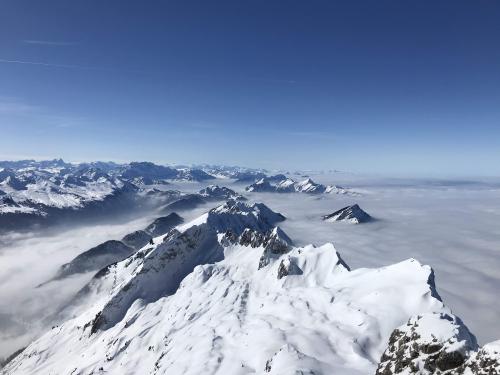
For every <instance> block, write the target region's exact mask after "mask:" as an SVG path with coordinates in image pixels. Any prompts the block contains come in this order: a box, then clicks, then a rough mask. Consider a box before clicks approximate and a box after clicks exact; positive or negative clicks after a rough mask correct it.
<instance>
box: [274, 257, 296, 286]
mask: <svg viewBox="0 0 500 375" xmlns="http://www.w3.org/2000/svg"><path fill="white" fill-rule="evenodd" d="M289 275H302V270H301V269H300V267H299V266H298V265H297V264H296V263H295V261H294V259H293V258H290V257H288V258H285V259H283V260H282V261H281V262H280V265H279V267H278V280H279V279H282V278H283V277H285V276H289Z"/></svg>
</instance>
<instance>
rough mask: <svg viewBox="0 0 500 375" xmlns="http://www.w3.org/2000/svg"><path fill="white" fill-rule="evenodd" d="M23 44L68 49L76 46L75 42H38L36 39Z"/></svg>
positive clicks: (24, 41) (25, 41)
mask: <svg viewBox="0 0 500 375" xmlns="http://www.w3.org/2000/svg"><path fill="white" fill-rule="evenodd" d="M23 43H26V44H38V45H44V46H55V47H67V46H73V45H75V44H76V43H74V42H63V41H54V40H36V39H28V40H23Z"/></svg>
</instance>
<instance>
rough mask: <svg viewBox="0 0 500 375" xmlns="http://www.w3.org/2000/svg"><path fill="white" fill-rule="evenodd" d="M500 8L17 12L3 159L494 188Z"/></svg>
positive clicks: (499, 120) (344, 5) (106, 7)
mask: <svg viewBox="0 0 500 375" xmlns="http://www.w3.org/2000/svg"><path fill="white" fill-rule="evenodd" d="M499 20H500V3H499V2H497V1H483V0H481V1H436V0H434V1H427V0H424V1H402V0H398V1H396V0H394V1H385V0H380V1H379V0H377V1H372V0H366V1H343V2H340V1H339V2H337V1H270V0H268V1H227V2H225V1H213V2H209V1H199V2H193V1H147V2H143V1H123V0H121V1H118V0H116V1H94V0H85V1H83V0H73V1H66V0H65V1H62V0H61V1H51V0H48V1H24V0H6V1H3V2H2V12H1V14H0V46H1V48H0V130H1V136H0V158H2V159H13V158H15V159H18V158H24V157H34V158H47V157H51V158H52V157H63V158H64V159H67V160H70V161H81V160H96V159H103V160H116V161H128V160H152V161H157V162H164V163H199V162H208V163H224V164H240V165H246V166H257V167H259V166H260V167H270V168H290V169H293V168H313V169H330V168H331V169H342V170H350V171H357V172H373V173H381V174H391V175H396V174H397V175H401V174H405V175H427V176H434V175H437V176H445V175H446V176H448V175H457V176H458V175H461V176H464V175H498V174H499V173H500V151H499V150H500V22H499Z"/></svg>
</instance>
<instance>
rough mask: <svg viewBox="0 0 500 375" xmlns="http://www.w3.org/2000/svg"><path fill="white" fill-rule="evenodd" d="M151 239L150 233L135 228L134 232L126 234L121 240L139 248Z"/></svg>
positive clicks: (136, 248) (134, 247)
mask: <svg viewBox="0 0 500 375" xmlns="http://www.w3.org/2000/svg"><path fill="white" fill-rule="evenodd" d="M150 240H151V235H150V234H148V233H146V232H145V231H143V230H136V231H135V232H132V233H129V234H127V235H126V236H125V237H123V238H122V242H123V243H124V244H125V245H127V246H130V247H131V248H133V249H135V250H139V249H140V248H141V247H143V246H145V245H146V244H147V243H148V242H149V241H150Z"/></svg>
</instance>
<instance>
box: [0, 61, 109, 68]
mask: <svg viewBox="0 0 500 375" xmlns="http://www.w3.org/2000/svg"><path fill="white" fill-rule="evenodd" d="M0 63H3V64H21V65H40V66H47V67H52V68H67V69H90V70H108V69H104V68H97V67H92V66H84V65H68V64H52V63H45V62H40V61H27V60H7V59H0Z"/></svg>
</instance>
